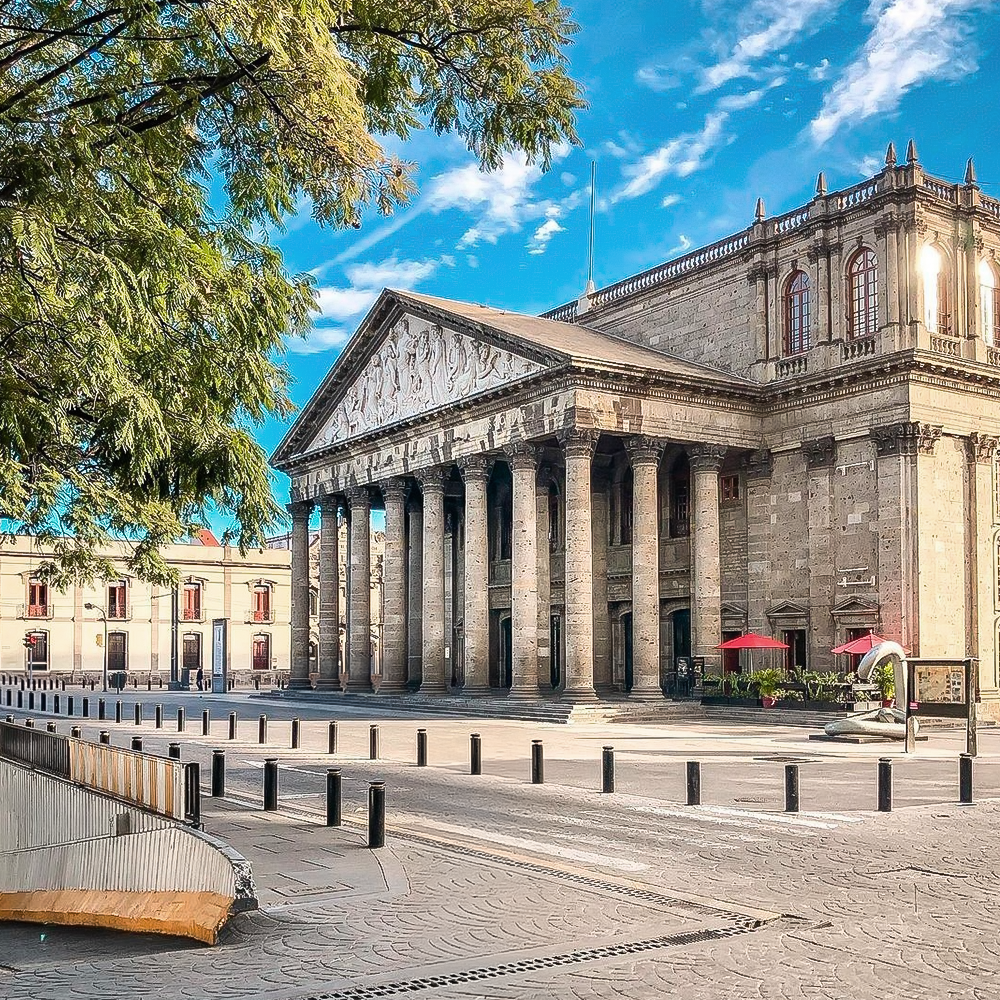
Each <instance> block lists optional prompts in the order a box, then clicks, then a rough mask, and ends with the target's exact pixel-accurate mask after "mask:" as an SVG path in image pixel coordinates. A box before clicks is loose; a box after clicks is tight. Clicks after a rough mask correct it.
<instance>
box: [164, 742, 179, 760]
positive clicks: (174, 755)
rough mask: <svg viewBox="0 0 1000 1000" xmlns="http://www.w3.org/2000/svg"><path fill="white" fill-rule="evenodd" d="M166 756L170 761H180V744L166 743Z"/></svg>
mask: <svg viewBox="0 0 1000 1000" xmlns="http://www.w3.org/2000/svg"><path fill="white" fill-rule="evenodd" d="M167 756H168V757H169V758H170V759H171V760H180V759H181V745H180V743H168V744H167Z"/></svg>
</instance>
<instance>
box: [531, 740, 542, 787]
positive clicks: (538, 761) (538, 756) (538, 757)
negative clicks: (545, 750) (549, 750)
mask: <svg viewBox="0 0 1000 1000" xmlns="http://www.w3.org/2000/svg"><path fill="white" fill-rule="evenodd" d="M544 780H545V763H544V760H543V758H542V741H541V740H532V741H531V783H532V784H533V785H540V784H542V782H543V781H544Z"/></svg>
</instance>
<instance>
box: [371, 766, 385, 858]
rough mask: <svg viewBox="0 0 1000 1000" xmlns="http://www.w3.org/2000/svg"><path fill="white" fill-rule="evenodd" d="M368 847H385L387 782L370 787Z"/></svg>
mask: <svg viewBox="0 0 1000 1000" xmlns="http://www.w3.org/2000/svg"><path fill="white" fill-rule="evenodd" d="M368 846H369V847H370V848H376V847H385V782H384V781H373V782H371V784H369V786H368Z"/></svg>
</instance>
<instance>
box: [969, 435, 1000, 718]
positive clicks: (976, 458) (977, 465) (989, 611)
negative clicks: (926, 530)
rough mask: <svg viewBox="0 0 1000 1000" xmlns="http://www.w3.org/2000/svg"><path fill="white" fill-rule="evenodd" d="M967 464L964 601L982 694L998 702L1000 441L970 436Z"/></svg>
mask: <svg viewBox="0 0 1000 1000" xmlns="http://www.w3.org/2000/svg"><path fill="white" fill-rule="evenodd" d="M965 443H966V454H967V456H968V462H969V474H968V480H967V481H968V498H967V500H966V529H965V532H966V557H965V565H966V579H965V587H966V594H967V597H966V600H967V601H968V611H967V625H966V628H967V638H966V644H965V648H966V651H967V653H968V655H969V656H975V657H978V658H979V662H978V664H976V668H977V669H978V671H979V690H980V693H981V694H982V696H983V700H984V701H992V702H996V701H997V699H998V698H1000V677H998V675H997V652H996V642H997V636H996V629H995V626H994V621H995V617H996V611H995V610H994V609H995V605H994V596H993V588H994V587H995V586H996V584H995V582H994V581H995V573H996V550H995V548H994V541H993V466H994V464H995V462H996V454H997V449H998V448H1000V439H998V438H995V437H990V436H988V435H985V434H977V433H973V434H970V435H969V437H968V438H966V440H965Z"/></svg>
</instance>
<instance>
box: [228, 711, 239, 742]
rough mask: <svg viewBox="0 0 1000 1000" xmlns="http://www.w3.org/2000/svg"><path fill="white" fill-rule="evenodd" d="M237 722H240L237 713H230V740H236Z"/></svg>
mask: <svg viewBox="0 0 1000 1000" xmlns="http://www.w3.org/2000/svg"><path fill="white" fill-rule="evenodd" d="M237 722H238V720H237V718H236V713H235V712H230V713H229V738H230V739H231V740H235V739H236V726H237Z"/></svg>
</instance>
